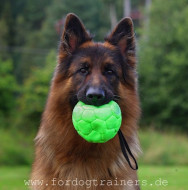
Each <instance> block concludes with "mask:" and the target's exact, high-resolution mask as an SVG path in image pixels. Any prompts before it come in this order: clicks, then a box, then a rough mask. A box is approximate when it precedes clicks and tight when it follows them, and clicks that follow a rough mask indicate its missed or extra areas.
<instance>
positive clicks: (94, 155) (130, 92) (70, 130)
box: [31, 13, 141, 190]
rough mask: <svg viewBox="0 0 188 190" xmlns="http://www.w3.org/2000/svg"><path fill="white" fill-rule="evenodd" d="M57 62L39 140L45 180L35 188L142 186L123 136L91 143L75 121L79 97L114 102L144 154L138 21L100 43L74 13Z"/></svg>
mask: <svg viewBox="0 0 188 190" xmlns="http://www.w3.org/2000/svg"><path fill="white" fill-rule="evenodd" d="M57 60H58V61H57V62H58V63H57V66H56V68H55V72H54V76H53V78H52V82H51V87H50V92H49V95H48V99H47V103H46V106H45V110H44V112H43V115H42V120H41V125H40V128H39V131H38V134H37V136H36V138H35V160H34V163H33V167H32V173H31V180H32V181H34V180H35V181H36V180H38V181H39V180H40V181H42V183H41V184H40V185H36V184H35V185H32V186H31V189H32V190H61V189H63V190H84V189H88V188H89V189H91V190H115V189H116V190H136V189H137V190H138V189H140V188H139V183H138V181H139V180H138V179H137V173H136V171H135V170H132V169H131V168H130V167H129V165H128V163H127V161H126V159H125V158H124V156H123V154H122V151H121V147H120V143H119V139H118V135H116V136H115V137H114V138H113V139H111V140H110V141H108V142H106V143H88V142H86V141H85V140H84V139H83V138H81V137H80V136H79V135H78V134H77V132H76V130H75V129H74V127H73V123H72V111H73V108H74V106H75V105H76V104H77V102H78V101H82V102H84V103H85V104H90V105H95V106H100V105H103V104H106V103H108V102H110V101H111V100H114V101H116V102H117V103H118V105H119V106H120V108H121V112H122V124H121V131H122V133H123V134H124V135H125V138H126V139H127V142H128V144H129V146H130V149H131V151H132V152H133V155H134V156H135V157H137V156H138V153H139V152H140V146H139V140H138V136H137V129H138V126H137V123H138V120H139V117H140V112H141V111H140V103H139V96H138V91H137V72H136V62H137V61H136V47H135V35H134V29H133V23H132V20H131V19H130V18H124V19H122V20H121V21H120V22H119V23H118V24H117V26H116V27H115V28H114V30H113V31H112V32H111V33H110V34H109V35H108V36H107V37H106V38H105V40H104V42H94V41H93V38H92V36H91V35H90V34H89V32H88V31H87V30H86V29H85V27H84V25H83V23H82V21H81V20H80V19H79V18H78V17H77V16H76V15H75V14H72V13H70V14H68V15H67V17H66V21H65V25H64V30H63V33H62V36H61V40H60V44H59V52H58V58H57ZM131 163H132V162H131ZM130 180H131V181H132V182H131V184H127V182H130ZM73 182H74V183H73ZM101 183H102V184H101ZM88 184H89V186H88Z"/></svg>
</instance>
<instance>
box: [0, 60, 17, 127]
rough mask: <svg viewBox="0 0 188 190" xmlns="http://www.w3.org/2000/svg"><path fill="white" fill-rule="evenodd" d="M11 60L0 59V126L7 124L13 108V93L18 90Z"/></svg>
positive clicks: (14, 101)
mask: <svg viewBox="0 0 188 190" xmlns="http://www.w3.org/2000/svg"><path fill="white" fill-rule="evenodd" d="M12 72H13V66H12V62H11V60H6V61H3V60H2V59H0V76H1V80H0V126H1V127H4V126H7V124H8V119H9V117H10V115H11V113H12V111H13V110H14V107H15V103H16V100H15V93H16V91H17V90H18V86H17V84H16V80H15V78H14V76H13V74H12Z"/></svg>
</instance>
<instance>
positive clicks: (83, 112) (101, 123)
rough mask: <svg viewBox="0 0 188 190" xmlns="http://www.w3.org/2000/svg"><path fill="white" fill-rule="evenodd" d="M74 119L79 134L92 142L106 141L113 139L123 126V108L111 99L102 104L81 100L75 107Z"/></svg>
mask: <svg viewBox="0 0 188 190" xmlns="http://www.w3.org/2000/svg"><path fill="white" fill-rule="evenodd" d="M72 121H73V125H74V128H75V129H76V131H77V132H78V134H79V135H80V136H81V137H82V138H84V139H85V140H86V141H88V142H91V143H105V142H107V141H109V140H110V139H112V138H113V137H114V136H115V135H116V134H117V132H118V131H119V129H120V126H121V121H122V117H121V109H120V107H119V105H118V104H117V103H116V102H114V101H111V102H109V103H108V104H104V105H102V106H93V105H87V104H84V103H83V102H81V101H79V102H78V103H77V104H76V106H75V107H74V109H73V113H72Z"/></svg>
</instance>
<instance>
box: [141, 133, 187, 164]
mask: <svg viewBox="0 0 188 190" xmlns="http://www.w3.org/2000/svg"><path fill="white" fill-rule="evenodd" d="M139 137H140V142H141V147H142V149H143V154H142V155H141V156H140V159H139V163H140V164H143V165H156V164H157V165H188V151H187V150H188V138H187V136H186V135H183V134H176V133H172V132H170V133H167V132H166V133H164V132H157V131H154V130H147V131H139Z"/></svg>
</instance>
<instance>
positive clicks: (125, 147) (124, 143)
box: [118, 130, 138, 170]
mask: <svg viewBox="0 0 188 190" xmlns="http://www.w3.org/2000/svg"><path fill="white" fill-rule="evenodd" d="M118 135H119V140H120V145H121V150H122V153H123V155H124V157H125V159H126V160H127V162H128V164H129V166H130V167H131V168H132V169H133V170H137V169H138V164H137V162H136V159H135V157H134V156H133V154H132V152H131V150H130V148H129V145H128V144H127V141H126V140H125V137H124V136H123V133H122V132H121V130H119V131H118ZM126 150H127V151H126ZM127 152H128V153H129V155H130V156H131V157H132V159H133V160H134V162H135V166H136V167H135V168H134V167H133V166H132V165H131V162H130V160H129V157H128V154H127Z"/></svg>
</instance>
